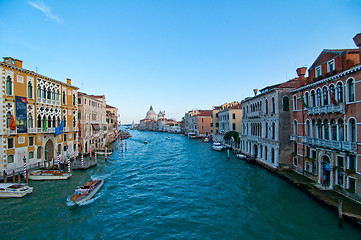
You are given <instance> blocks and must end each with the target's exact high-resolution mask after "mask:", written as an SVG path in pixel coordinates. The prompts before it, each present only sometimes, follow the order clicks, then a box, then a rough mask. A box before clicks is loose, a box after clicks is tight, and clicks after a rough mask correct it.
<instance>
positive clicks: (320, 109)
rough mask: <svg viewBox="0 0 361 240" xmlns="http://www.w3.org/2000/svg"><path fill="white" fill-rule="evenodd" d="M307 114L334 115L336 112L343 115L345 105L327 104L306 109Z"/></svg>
mask: <svg viewBox="0 0 361 240" xmlns="http://www.w3.org/2000/svg"><path fill="white" fill-rule="evenodd" d="M307 112H308V114H324V113H336V112H341V113H345V105H344V104H340V105H333V104H329V105H325V106H317V107H310V108H307Z"/></svg>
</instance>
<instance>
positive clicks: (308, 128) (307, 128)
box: [306, 119, 311, 137]
mask: <svg viewBox="0 0 361 240" xmlns="http://www.w3.org/2000/svg"><path fill="white" fill-rule="evenodd" d="M310 134H311V131H310V121H309V120H308V119H307V120H306V136H307V137H310Z"/></svg>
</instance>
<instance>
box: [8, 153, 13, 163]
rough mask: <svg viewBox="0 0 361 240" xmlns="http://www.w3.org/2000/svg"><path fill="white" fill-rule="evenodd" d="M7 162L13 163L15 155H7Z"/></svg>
mask: <svg viewBox="0 0 361 240" xmlns="http://www.w3.org/2000/svg"><path fill="white" fill-rule="evenodd" d="M7 162H8V163H13V162H14V155H9V156H8V157H7Z"/></svg>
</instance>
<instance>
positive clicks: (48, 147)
mask: <svg viewBox="0 0 361 240" xmlns="http://www.w3.org/2000/svg"><path fill="white" fill-rule="evenodd" d="M53 159H54V144H53V141H51V140H50V139H49V140H48V141H47V142H46V144H45V161H47V162H49V161H51V160H53Z"/></svg>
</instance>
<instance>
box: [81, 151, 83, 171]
mask: <svg viewBox="0 0 361 240" xmlns="http://www.w3.org/2000/svg"><path fill="white" fill-rule="evenodd" d="M83 157H84V155H83V153H81V168H83V167H84V159H83Z"/></svg>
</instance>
